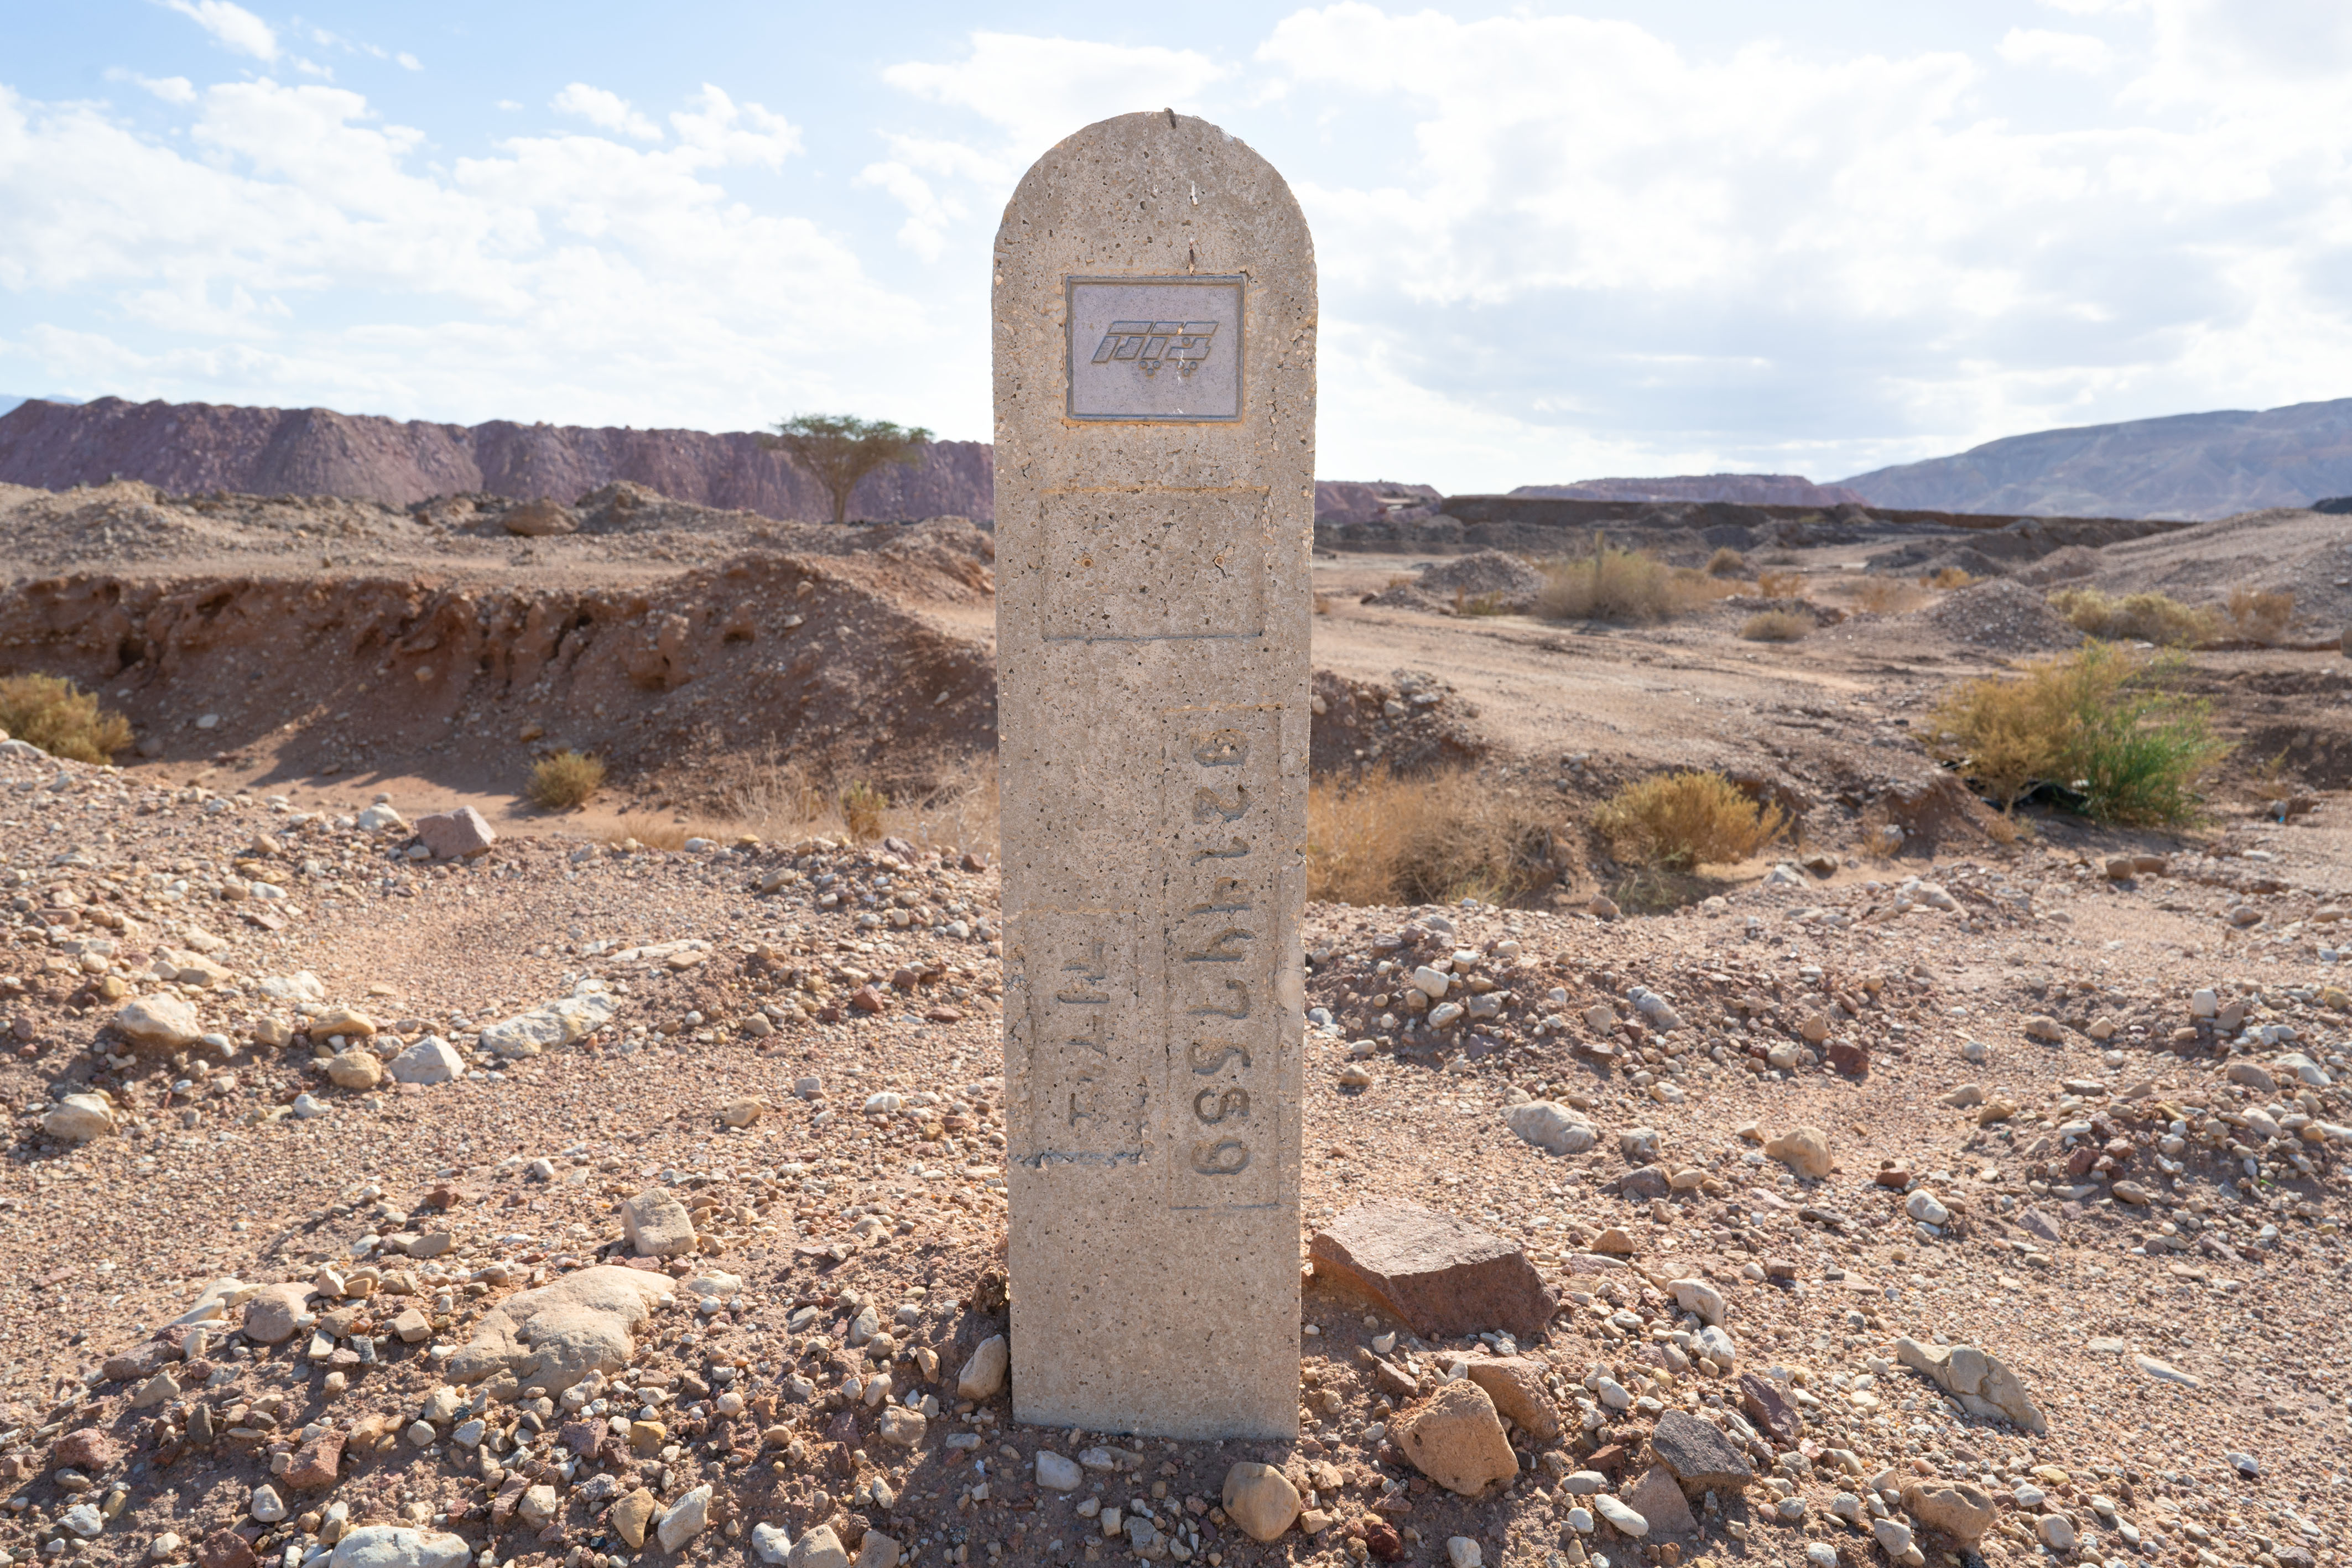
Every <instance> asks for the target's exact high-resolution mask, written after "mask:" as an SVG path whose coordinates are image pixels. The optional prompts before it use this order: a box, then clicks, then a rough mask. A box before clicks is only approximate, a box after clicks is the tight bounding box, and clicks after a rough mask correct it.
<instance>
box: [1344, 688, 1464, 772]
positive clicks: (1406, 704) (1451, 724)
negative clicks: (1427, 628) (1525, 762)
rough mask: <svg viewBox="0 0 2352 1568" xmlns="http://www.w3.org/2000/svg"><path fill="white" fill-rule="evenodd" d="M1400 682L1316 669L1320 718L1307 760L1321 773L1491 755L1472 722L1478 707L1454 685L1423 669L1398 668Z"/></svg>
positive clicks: (1445, 764)
mask: <svg viewBox="0 0 2352 1568" xmlns="http://www.w3.org/2000/svg"><path fill="white" fill-rule="evenodd" d="M1393 679H1394V681H1395V685H1383V684H1381V683H1380V682H1377V681H1358V680H1350V679H1349V678H1348V677H1347V676H1345V675H1339V674H1333V673H1332V672H1331V671H1329V670H1318V671H1316V672H1315V683H1314V694H1315V695H1314V705H1315V724H1314V729H1313V733H1312V735H1311V737H1310V738H1309V740H1308V745H1307V768H1308V771H1310V772H1311V773H1313V774H1315V775H1316V776H1318V777H1331V776H1348V775H1352V774H1357V773H1362V772H1365V771H1366V770H1368V769H1371V768H1387V769H1388V770H1389V771H1390V772H1391V773H1397V774H1413V773H1429V772H1434V771H1436V770H1438V769H1440V768H1460V767H1465V766H1467V765H1469V764H1471V763H1475V762H1476V761H1478V760H1479V759H1480V758H1484V757H1485V756H1486V751H1487V744H1486V740H1485V739H1484V738H1482V737H1480V736H1479V735H1478V733H1477V732H1476V731H1475V730H1474V729H1472V728H1471V727H1470V721H1471V720H1472V719H1474V718H1476V717H1477V716H1478V709H1477V707H1476V706H1475V705H1474V704H1471V703H1467V702H1465V701H1463V700H1462V699H1461V698H1460V697H1458V696H1456V695H1454V687H1453V686H1452V685H1449V684H1447V683H1446V682H1444V681H1442V680H1439V679H1437V678H1436V677H1435V676H1433V675H1430V674H1424V673H1423V672H1421V671H1418V670H1399V671H1397V672H1395V674H1394V676H1393Z"/></svg>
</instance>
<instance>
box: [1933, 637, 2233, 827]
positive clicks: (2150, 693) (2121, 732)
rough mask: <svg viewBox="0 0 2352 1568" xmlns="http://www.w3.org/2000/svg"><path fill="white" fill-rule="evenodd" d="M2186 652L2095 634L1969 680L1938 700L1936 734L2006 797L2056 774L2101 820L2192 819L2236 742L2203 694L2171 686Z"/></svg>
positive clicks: (1937, 742) (1983, 785) (1938, 744)
mask: <svg viewBox="0 0 2352 1568" xmlns="http://www.w3.org/2000/svg"><path fill="white" fill-rule="evenodd" d="M2178 657H2179V656H2178V655H2168V656H2167V657H2166V658H2162V659H2157V660H2147V661H2144V660H2140V659H2137V658H2135V657H2134V656H2133V655H2132V654H2130V653H2127V652H2126V651H2125V650H2123V649H2121V648H2118V647H2116V645H2114V644H2113V643H2086V644H2084V646H2083V647H2082V648H2080V649H2079V650H2077V651H2076V652H2074V653H2071V654H2069V655H2067V656H2065V657H2063V658H2056V659H2046V660H2043V661H2042V662H2041V663H2040V664H2034V665H2032V666H2031V667H2030V668H2029V669H2028V670H2027V671H2026V673H2025V674H2024V675H2023V676H2021V678H2019V679H2016V680H1982V681H1970V682H1969V683H1968V684H1966V685H1963V686H1961V687H1960V688H1959V689H1958V690H1957V691H1955V692H1954V693H1953V694H1952V695H1950V696H1949V697H1948V698H1946V699H1945V701H1944V702H1943V704H1942V705H1941V706H1938V707H1937V709H1936V712H1935V715H1934V716H1933V719H1932V720H1931V726H1932V727H1931V729H1930V731H1929V737H1928V738H1929V744H1930V745H1931V747H1934V748H1935V749H1936V750H1937V751H1938V752H1939V753H1940V754H1941V755H1942V756H1943V757H1944V758H1946V759H1947V760H1949V761H1951V762H1954V763H1956V764H1958V766H1959V767H1960V768H1963V769H1964V770H1965V771H1966V772H1967V774H1968V776H1969V779H1972V780H1973V781H1974V782H1975V783H1976V786H1977V787H1978V788H1979V789H1981V790H1983V791H1984V793H1985V794H1986V796H1987V797H1988V798H1989V799H1990V800H1993V801H1994V802H1995V803H1997V804H1999V805H2000V806H2002V807H2004V808H2007V807H2011V806H2013V805H2015V804H2016V802H2017V801H2018V800H2021V799H2023V798H2024V797H2025V796H2026V795H2027V794H2028V793H2029V792H2031V791H2032V789H2034V788H2035V787H2036V786H2038V785H2042V784H2049V785H2053V786H2055V787H2056V788H2058V789H2061V790H2063V791H2064V797H2063V798H2065V799H2067V800H2070V801H2071V802H2074V803H2076V804H2077V809H2079V810H2081V811H2082V813H2083V814H2084V816H2086V817H2089V818H2092V819H2093V820H2095V821H2105V822H2120V823H2126V824H2130V825H2138V826H2178V825H2181V824H2184V823H2188V822H2193V821H2196V820H2197V818H2198V816H2199V814H2200V807H2201V805H2202V800H2201V798H2200V796H2199V795H2198V793H2197V789H2196V786H2197V783H2198V781H2199V780H2200V779H2201V778H2203V777H2204V776H2205V775H2206V774H2207V773H2209V772H2210V771H2211V770H2212V768H2214V767H2215V766H2216V765H2217V764H2219V763H2220V762H2221V758H2224V757H2225V756H2227V755H2228V754H2229V751H2230V746H2229V743H2228V742H2226V741H2224V740H2222V739H2221V737H2219V736H2217V735H2216V734H2215V733H2214V732H2213V727H2212V722H2211V719H2210V710H2209V709H2208V707H2207V706H2206V705H2205V704H2204V703H2201V702H2198V701H2194V700H2192V699H2189V698H2187V697H2184V696H2181V695H2179V694H2178V693H2177V692H2175V691H2174V690H2173V689H2171V688H2172V687H2173V685H2174V677H2175V676H2176V674H2177V672H2178V669H2179V664H2178Z"/></svg>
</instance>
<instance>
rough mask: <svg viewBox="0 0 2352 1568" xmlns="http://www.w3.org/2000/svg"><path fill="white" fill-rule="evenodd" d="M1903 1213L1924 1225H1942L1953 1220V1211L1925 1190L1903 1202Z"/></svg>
mask: <svg viewBox="0 0 2352 1568" xmlns="http://www.w3.org/2000/svg"><path fill="white" fill-rule="evenodd" d="M1903 1212H1904V1213H1906V1214H1907V1215H1909V1216H1910V1217H1911V1218H1914V1219H1916V1220H1917V1221H1918V1222H1919V1223H1920V1224H1922V1225H1942V1224H1945V1223H1946V1222H1948V1220H1950V1218H1952V1211H1951V1210H1950V1209H1948V1208H1946V1207H1944V1206H1943V1205H1942V1204H1941V1203H1938V1202H1937V1200H1936V1195H1935V1194H1934V1193H1932V1192H1928V1191H1927V1190H1926V1189H1924V1188H1923V1189H1921V1190H1920V1191H1917V1192H1915V1193H1913V1194H1912V1195H1911V1196H1910V1197H1906V1198H1905V1199H1904V1200H1903Z"/></svg>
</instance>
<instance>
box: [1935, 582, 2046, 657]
mask: <svg viewBox="0 0 2352 1568" xmlns="http://www.w3.org/2000/svg"><path fill="white" fill-rule="evenodd" d="M1922 619H1924V620H1925V621H1926V622H1927V624H1928V625H1930V626H1932V627H1933V628H1935V630H1936V631H1937V632H1941V633H1942V634H1943V635H1945V636H1947V637H1949V638H1950V639H1952V641H1954V642H1956V643H1966V644H1967V645H1968V646H1969V647H1971V648H1982V649H1984V650H1986V651H1987V652H1990V653H2052V652H2054V651H2056V650H2059V649H2062V648H2074V647H2079V646H2080V645H2081V644H2082V642H2083V634H2082V633H2081V632H2077V631H2076V630H2074V627H2073V626H2071V625H2069V624H2067V622H2066V618H2065V617H2064V616H2063V615H2061V614H2059V613H2058V612H2057V611H2055V610H2053V609H2052V608H2051V607H2050V601H2048V600H2047V599H2044V598H2043V597H2042V594H2041V593H2040V592H2039V591H2036V590H2034V589H2031V588H2027V587H2025V586H2024V585H2023V584H2021V583H2016V582H2011V581H2010V580H2008V579H2006V578H1995V579H1993V580H1991V581H1990V582H1979V583H1978V584H1977V585H1976V586H1975V587H1973V588H1963V589H1961V590H1959V591H1958V592H1956V593H1953V594H1950V595H1948V596H1947V597H1946V598H1945V599H1943V600H1942V601H1940V602H1938V603H1937V605H1936V606H1935V607H1934V608H1933V609H1931V610H1929V611H1927V613H1926V615H1925V616H1924V617H1922Z"/></svg>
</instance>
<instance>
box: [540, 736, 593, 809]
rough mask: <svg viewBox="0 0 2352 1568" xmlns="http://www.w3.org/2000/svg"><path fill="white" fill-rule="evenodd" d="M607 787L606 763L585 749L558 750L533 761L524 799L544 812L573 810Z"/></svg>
mask: <svg viewBox="0 0 2352 1568" xmlns="http://www.w3.org/2000/svg"><path fill="white" fill-rule="evenodd" d="M603 788H604V760H603V759H602V758H596V757H591V756H589V755H588V754H587V753H586V752H582V751H559V752H557V753H556V754H555V755H554V756H552V757H542V758H540V759H539V760H538V761H537V762H534V763H532V764H531V768H530V782H529V783H527V784H525V785H524V786H523V791H522V792H523V798H524V799H525V800H529V801H530V803H531V804H532V805H534V806H536V807H538V808H539V809H540V810H542V811H572V810H579V809H580V808H581V807H583V806H584V805H586V804H587V803H588V802H589V801H590V800H593V799H594V798H595V795H596V791H597V790H599V789H603Z"/></svg>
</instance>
